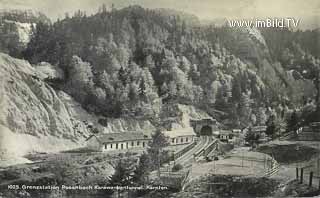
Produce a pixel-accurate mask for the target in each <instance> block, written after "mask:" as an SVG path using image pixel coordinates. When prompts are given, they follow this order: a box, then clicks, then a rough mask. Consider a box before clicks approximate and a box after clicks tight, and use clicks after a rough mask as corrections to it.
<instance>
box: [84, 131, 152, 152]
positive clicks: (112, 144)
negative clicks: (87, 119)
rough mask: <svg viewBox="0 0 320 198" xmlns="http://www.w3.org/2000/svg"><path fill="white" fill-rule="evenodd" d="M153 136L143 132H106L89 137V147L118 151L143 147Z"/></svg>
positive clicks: (98, 149)
mask: <svg viewBox="0 0 320 198" xmlns="http://www.w3.org/2000/svg"><path fill="white" fill-rule="evenodd" d="M150 140H151V137H150V136H149V135H146V134H143V133H133V132H132V133H130V132H125V133H105V134H100V135H91V136H90V137H89V138H87V140H86V141H87V147H88V148H90V149H93V150H97V151H102V152H104V151H117V150H128V149H143V148H146V147H147V146H148V143H149V141H150Z"/></svg>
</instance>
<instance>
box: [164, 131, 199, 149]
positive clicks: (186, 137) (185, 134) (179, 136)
mask: <svg viewBox="0 0 320 198" xmlns="http://www.w3.org/2000/svg"><path fill="white" fill-rule="evenodd" d="M162 133H163V134H164V135H165V136H166V137H167V138H168V141H169V143H170V145H182V144H189V143H192V142H193V141H194V139H195V137H196V133H195V132H194V130H193V128H192V127H187V128H180V129H172V130H171V131H163V132H162Z"/></svg>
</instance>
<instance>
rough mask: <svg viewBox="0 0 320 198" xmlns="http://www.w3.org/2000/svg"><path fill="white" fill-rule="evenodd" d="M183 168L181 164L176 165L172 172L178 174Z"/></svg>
mask: <svg viewBox="0 0 320 198" xmlns="http://www.w3.org/2000/svg"><path fill="white" fill-rule="evenodd" d="M182 168H183V166H182V165H181V164H176V165H174V166H173V167H172V171H173V172H177V171H179V170H181V169H182Z"/></svg>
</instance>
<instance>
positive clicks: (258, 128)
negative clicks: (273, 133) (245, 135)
mask: <svg viewBox="0 0 320 198" xmlns="http://www.w3.org/2000/svg"><path fill="white" fill-rule="evenodd" d="M251 130H252V131H253V132H258V131H259V132H261V131H266V130H267V126H255V127H252V128H251Z"/></svg>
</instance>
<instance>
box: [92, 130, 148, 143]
mask: <svg viewBox="0 0 320 198" xmlns="http://www.w3.org/2000/svg"><path fill="white" fill-rule="evenodd" d="M92 137H96V138H97V140H98V141H99V142H103V143H108V142H123V141H133V140H148V139H151V137H150V136H149V135H146V134H143V133H136V132H134V133H131V132H124V133H105V134H100V135H92V136H90V137H89V138H88V139H87V141H88V140H89V139H90V138H92Z"/></svg>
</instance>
